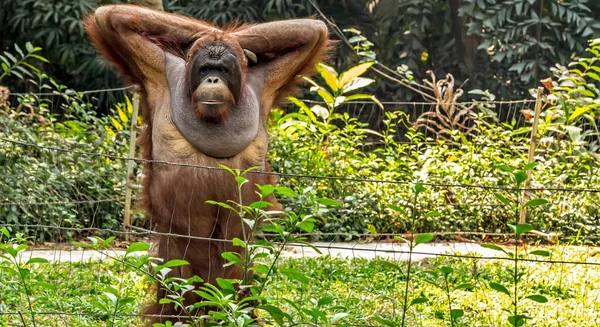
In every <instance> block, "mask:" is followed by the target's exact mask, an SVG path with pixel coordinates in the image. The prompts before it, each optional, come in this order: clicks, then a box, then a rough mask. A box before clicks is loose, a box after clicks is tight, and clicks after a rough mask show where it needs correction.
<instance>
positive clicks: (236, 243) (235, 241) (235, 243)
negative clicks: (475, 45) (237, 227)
mask: <svg viewBox="0 0 600 327" xmlns="http://www.w3.org/2000/svg"><path fill="white" fill-rule="evenodd" d="M231 242H232V244H233V246H239V247H242V248H244V249H245V248H246V243H245V242H244V241H242V240H240V239H239V238H237V237H234V238H233V240H231Z"/></svg>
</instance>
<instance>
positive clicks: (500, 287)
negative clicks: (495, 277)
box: [490, 283, 510, 296]
mask: <svg viewBox="0 0 600 327" xmlns="http://www.w3.org/2000/svg"><path fill="white" fill-rule="evenodd" d="M490 287H491V288H492V289H493V290H495V291H498V292H500V293H504V294H506V295H509V296H510V292H509V291H508V289H506V287H504V286H503V285H501V284H498V283H490Z"/></svg>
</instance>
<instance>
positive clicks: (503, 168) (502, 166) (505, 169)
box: [496, 165, 513, 173]
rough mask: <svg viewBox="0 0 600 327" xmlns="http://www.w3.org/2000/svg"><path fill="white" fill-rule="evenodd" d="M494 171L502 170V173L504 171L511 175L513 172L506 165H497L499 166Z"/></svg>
mask: <svg viewBox="0 0 600 327" xmlns="http://www.w3.org/2000/svg"><path fill="white" fill-rule="evenodd" d="M496 169H500V170H503V171H505V172H507V173H512V172H513V169H512V168H510V167H509V166H507V165H499V166H496Z"/></svg>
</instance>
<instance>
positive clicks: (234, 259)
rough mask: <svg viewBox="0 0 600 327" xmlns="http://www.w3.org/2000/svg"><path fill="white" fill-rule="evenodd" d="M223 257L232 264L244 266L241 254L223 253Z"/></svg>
mask: <svg viewBox="0 0 600 327" xmlns="http://www.w3.org/2000/svg"><path fill="white" fill-rule="evenodd" d="M221 257H223V259H225V260H227V261H228V262H230V263H231V264H235V265H238V266H240V267H241V266H242V259H241V258H240V254H239V253H236V252H223V253H221Z"/></svg>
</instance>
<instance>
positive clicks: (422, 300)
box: [410, 297, 429, 306]
mask: <svg viewBox="0 0 600 327" xmlns="http://www.w3.org/2000/svg"><path fill="white" fill-rule="evenodd" d="M428 301H429V299H427V298H426V297H417V298H414V299H412V301H410V306H413V305H417V304H422V303H426V302H428Z"/></svg>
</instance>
